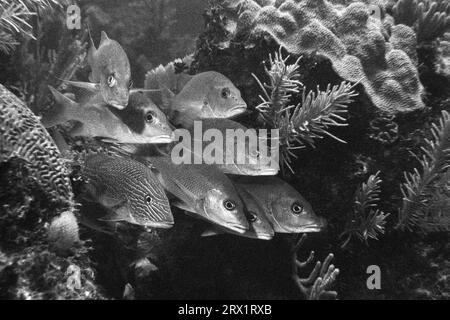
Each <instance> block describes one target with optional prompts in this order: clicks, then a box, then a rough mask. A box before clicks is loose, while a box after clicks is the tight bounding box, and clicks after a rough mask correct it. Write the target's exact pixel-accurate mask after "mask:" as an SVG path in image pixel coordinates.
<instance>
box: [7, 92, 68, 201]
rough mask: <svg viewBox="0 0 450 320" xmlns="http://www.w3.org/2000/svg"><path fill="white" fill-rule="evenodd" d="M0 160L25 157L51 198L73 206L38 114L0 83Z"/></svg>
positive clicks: (62, 168) (63, 168) (59, 160)
mask: <svg viewBox="0 0 450 320" xmlns="http://www.w3.org/2000/svg"><path fill="white" fill-rule="evenodd" d="M0 135H1V146H0V161H2V162H3V161H8V160H9V159H11V158H14V157H17V158H20V159H23V160H25V162H26V163H25V166H26V168H27V170H28V172H29V174H30V176H31V177H33V178H34V180H35V181H36V182H37V183H38V184H39V186H40V187H41V188H42V189H43V191H44V192H45V193H46V194H47V195H48V196H49V199H50V200H51V201H55V202H58V203H61V204H62V205H63V206H64V207H69V208H71V209H73V206H74V201H73V192H72V186H71V183H70V179H69V173H68V170H67V168H66V166H65V165H64V160H63V159H62V157H61V154H60V152H59V150H58V148H57V147H56V145H55V144H54V142H53V140H52V138H51V136H50V135H49V133H48V132H47V130H46V129H45V128H44V127H43V126H42V124H41V122H40V121H39V118H38V117H37V116H36V115H34V113H33V112H32V111H31V110H30V109H29V108H28V107H27V106H26V105H25V104H24V103H23V102H22V101H21V100H20V99H19V98H18V97H16V96H15V95H14V94H13V93H11V92H10V91H9V90H7V89H6V88H5V87H4V86H2V85H0Z"/></svg>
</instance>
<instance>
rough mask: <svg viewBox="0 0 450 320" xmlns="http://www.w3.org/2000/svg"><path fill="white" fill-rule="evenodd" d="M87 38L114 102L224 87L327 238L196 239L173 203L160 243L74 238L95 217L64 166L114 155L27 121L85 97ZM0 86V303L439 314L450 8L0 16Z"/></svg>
mask: <svg viewBox="0 0 450 320" xmlns="http://www.w3.org/2000/svg"><path fill="white" fill-rule="evenodd" d="M74 4H75V5H76V6H77V7H78V8H80V12H79V13H80V17H81V20H80V29H78V28H74V29H71V28H68V19H69V18H70V17H69V16H68V12H67V8H68V6H70V5H74ZM102 31H104V32H106V34H107V37H109V39H113V40H115V41H117V42H118V43H119V44H120V46H121V47H122V48H123V50H124V51H125V53H126V56H127V57H128V60H129V64H130V70H131V80H132V85H130V88H131V89H133V88H144V89H155V87H154V86H153V82H152V81H150V80H154V79H156V80H158V81H160V82H158V81H156V82H158V83H159V84H160V85H161V86H160V87H158V89H164V88H167V87H168V88H169V89H173V90H172V91H174V93H176V94H178V92H177V91H176V90H177V89H178V90H179V91H181V88H178V87H177V85H174V84H173V83H172V82H171V81H172V79H173V78H175V79H183V77H184V76H186V77H187V76H189V77H190V76H194V75H199V74H202V73H204V72H210V71H216V72H218V73H221V74H222V75H224V76H225V77H227V78H228V79H229V80H230V81H231V82H232V84H233V85H234V86H235V87H236V88H237V89H238V91H239V92H240V95H241V97H242V100H244V101H245V103H246V105H247V109H248V110H247V112H245V113H244V114H242V115H240V116H239V117H236V118H233V120H235V121H237V122H239V123H240V124H242V125H244V126H245V127H247V128H267V129H272V128H276V129H280V143H281V146H280V151H281V152H280V164H281V169H280V172H279V174H278V177H280V178H281V179H283V180H284V181H286V182H287V183H289V185H291V186H292V187H293V188H295V190H296V191H297V192H298V193H300V194H301V196H302V197H303V198H304V199H307V202H308V203H309V204H310V205H311V207H312V208H313V210H314V212H315V214H316V215H317V216H319V217H321V219H324V220H326V227H323V228H321V230H320V232H314V233H308V234H307V237H306V236H303V237H301V235H298V234H294V233H277V234H276V235H275V236H274V237H273V238H272V239H271V240H261V239H250V238H245V237H240V236H236V235H231V234H224V235H218V236H214V237H202V236H201V235H202V233H203V232H204V231H205V229H207V228H208V227H209V225H210V224H209V223H208V222H205V221H202V220H198V219H194V218H192V217H191V216H188V215H185V214H184V212H183V210H181V209H179V208H175V207H174V206H172V213H173V218H174V220H175V223H174V225H173V227H171V228H170V229H158V228H152V229H151V230H148V229H145V230H144V229H142V227H141V226H139V225H132V224H127V223H120V222H119V223H116V224H115V225H114V229H113V231H112V232H106V233H105V232H103V231H104V230H99V228H97V227H94V228H93V227H92V225H90V224H86V223H83V221H84V220H86V219H87V220H89V219H93V220H96V218H97V217H100V216H103V215H104V214H105V211H106V210H105V208H102V205H101V204H99V203H95V202H90V201H86V199H85V198H84V194H85V185H86V181H84V180H85V179H84V177H83V170H82V167H83V164H82V163H81V164H80V161H83V159H84V158H83V157H84V155H85V154H86V153H89V152H91V151H92V150H95V152H105V153H108V152H109V153H113V154H114V156H117V154H116V152H117V151H116V149H115V148H116V147H117V146H114V148H109V146H108V144H107V143H106V144H105V143H103V142H99V141H97V140H96V139H92V137H72V136H70V134H68V133H69V132H70V130H71V129H72V128H71V124H60V125H58V126H56V127H52V128H49V129H48V130H46V129H45V128H44V126H42V124H41V122H42V123H43V122H44V120H45V119H46V114H52V113H54V112H55V111H54V110H55V105H56V104H55V98H53V97H52V94H51V92H50V90H49V89H48V86H49V85H50V86H52V87H54V88H56V89H57V90H58V91H60V92H64V93H65V94H66V96H67V94H69V96H70V94H73V95H74V96H76V94H77V92H76V89H73V88H71V86H70V85H69V84H67V83H66V82H65V80H72V81H88V79H89V78H90V72H91V71H92V69H93V68H92V65H90V63H89V62H88V60H89V58H88V55H89V53H88V50H89V47H90V46H91V44H90V40H89V37H90V35H91V36H92V39H93V42H94V43H95V44H99V43H101V41H102V40H101V38H102V36H101V33H102ZM160 65H162V66H160ZM152 77H153V78H152ZM161 77H162V78H164V77H166V78H167V79H168V80H167V82H165V81H166V80H165V79H166V78H164V80H160V79H161ZM177 81H178V80H177ZM180 81H181V80H180ZM161 83H162V84H161ZM0 84H1V85H2V86H0V89H1V90H0V108H1V112H0V133H1V138H0V143H1V145H0V298H1V299H321V298H336V297H337V298H338V299H449V298H450V279H449V277H450V260H449V256H450V243H449V231H450V179H449V177H450V171H449V170H450V114H449V112H450V2H449V1H448V0H398V1H395V0H365V1H351V0H315V1H312V0H298V1H292V0H291V1H278V0H247V1H245V0H244V1H231V0H223V1H222V0H211V1H207V0H189V1H183V0H130V1H118V0H91V1H84V0H79V1H68V0H67V1H52V0H23V1H15V0H0ZM166 85H167V86H166ZM148 97H151V100H152V101H153V102H154V103H155V105H156V106H157V107H158V108H160V109H162V110H163V111H165V109H164V107H163V105H164V99H163V98H161V97H158V96H156V97H155V95H154V94H152V93H150V94H149V95H148ZM182 101H183V100H182ZM30 110H31V111H30ZM35 115H37V116H38V117H36V116H35ZM166 115H167V116H168V118H169V120H171V121H172V118H171V116H170V114H169V113H167V114H166ZM41 120H42V121H41ZM172 122H173V121H172ZM47 131H48V132H47ZM61 136H62V137H63V138H64V140H66V141H67V145H68V150H65V151H64V152H63V151H62V150H61V148H59V150H58V149H57V148H56V146H55V145H54V144H53V142H52V141H55V142H56V145H58V147H59V144H58V141H57V140H58V139H59V138H58V137H61ZM80 159H82V160H80ZM262 179H264V178H262ZM267 181H269V180H267ZM272 190H273V189H272V188H271V186H270V183H269V182H267V194H270V193H271V192H272ZM280 197H281V196H280ZM170 200H171V199H170ZM171 204H173V203H171ZM68 212H69V213H68ZM72 213H73V214H72ZM100 229H101V228H100ZM305 235H306V233H305ZM299 239H300V240H299ZM311 251H314V256H310V252H311ZM330 254H332V255H330ZM308 257H309V258H308ZM299 261H307V262H309V263H308V264H306V265H303V264H302V263H299ZM317 261H321V265H318V267H316V268H314V265H315V263H316V262H317ZM299 264H300V265H301V266H300V267H298V266H297V265H299ZM316 266H317V265H316ZM371 266H372V268H371ZM373 266H375V269H377V267H378V268H379V270H380V275H381V276H380V281H379V284H380V287H378V286H377V285H375V288H374V287H370V283H369V282H370V281H372V280H370V279H369V277H370V275H371V274H372V271H369V270H374V269H373ZM336 268H337V269H338V271H337V269H336ZM297 269H299V270H297ZM308 278H309V279H308ZM375 282H376V281H375Z"/></svg>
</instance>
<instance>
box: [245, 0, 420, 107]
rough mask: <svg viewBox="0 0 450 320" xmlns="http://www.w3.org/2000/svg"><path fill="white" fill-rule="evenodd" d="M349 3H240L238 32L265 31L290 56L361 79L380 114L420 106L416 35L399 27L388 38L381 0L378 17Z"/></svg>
mask: <svg viewBox="0 0 450 320" xmlns="http://www.w3.org/2000/svg"><path fill="white" fill-rule="evenodd" d="M347 2H348V1H343V2H342V3H338V1H333V2H330V1H326V0H296V1H292V0H288V1H279V0H276V1H270V0H265V1H262V0H258V1H253V0H244V1H241V5H240V7H239V9H240V12H239V19H237V23H238V26H237V30H238V31H239V32H242V31H245V30H252V31H251V32H252V33H260V32H266V33H268V34H270V35H271V36H272V37H273V38H274V39H275V40H276V41H277V42H278V43H279V44H280V45H282V46H283V47H285V48H286V49H287V50H288V51H289V52H291V53H294V54H302V53H312V52H314V53H317V54H318V55H321V56H324V57H326V58H328V59H329V60H330V61H331V62H332V65H333V68H334V69H335V71H336V72H337V73H338V74H339V76H341V77H342V78H343V79H345V80H347V81H352V82H357V81H360V82H361V83H362V85H363V86H364V88H365V90H366V92H367V94H368V95H369V97H370V98H371V99H372V102H373V103H374V104H375V105H376V106H377V107H378V108H379V109H381V110H382V111H384V112H388V113H397V112H409V111H413V110H417V109H420V108H422V107H423V106H424V105H423V102H422V100H421V94H422V92H423V87H422V85H421V83H420V81H419V78H418V73H417V68H416V65H415V64H416V63H417V57H416V49H415V47H416V42H417V41H416V38H415V33H414V31H413V30H412V29H411V28H410V27H408V26H405V25H397V26H394V27H392V28H391V30H390V35H389V34H388V32H387V31H386V29H385V28H384V27H383V25H384V24H383V21H382V20H383V16H384V12H385V11H384V8H383V7H382V5H381V4H380V3H381V2H379V1H375V2H372V3H375V4H376V5H377V6H380V11H379V12H378V16H377V17H376V18H375V17H372V16H371V13H373V12H374V10H373V7H372V8H371V6H370V5H369V2H368V1H366V2H367V3H364V2H352V3H350V4H345V3H347ZM380 12H381V15H380Z"/></svg>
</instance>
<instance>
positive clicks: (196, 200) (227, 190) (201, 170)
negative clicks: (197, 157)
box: [136, 149, 249, 233]
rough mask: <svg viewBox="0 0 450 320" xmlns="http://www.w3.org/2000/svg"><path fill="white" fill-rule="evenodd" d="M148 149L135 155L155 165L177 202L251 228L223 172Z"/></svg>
mask: <svg viewBox="0 0 450 320" xmlns="http://www.w3.org/2000/svg"><path fill="white" fill-rule="evenodd" d="M145 153H146V152H145V151H143V149H141V150H139V151H138V152H137V154H136V156H138V157H141V158H144V159H145V160H147V161H149V162H150V163H151V164H152V165H153V166H154V167H155V168H156V170H157V171H158V172H159V176H158V177H159V179H160V181H161V183H162V184H163V186H164V188H165V189H166V191H167V192H169V193H170V194H171V195H172V196H174V197H175V198H176V199H175V200H174V201H173V202H172V204H173V205H174V206H176V207H178V208H180V209H183V210H186V211H188V212H191V213H194V214H196V215H197V216H198V217H200V218H202V219H204V220H207V221H209V222H212V223H214V224H217V225H219V226H222V227H224V228H227V229H229V230H233V231H235V232H238V233H244V232H245V231H246V230H247V229H248V227H249V226H248V222H247V219H246V217H245V214H244V207H243V204H242V201H241V199H240V198H239V196H238V194H237V193H236V189H235V188H234V186H233V184H232V182H231V181H230V180H229V179H228V178H227V177H226V176H225V175H224V174H223V173H222V172H220V171H219V170H217V169H215V168H213V167H209V166H197V165H183V164H181V165H176V164H174V163H173V162H172V160H171V158H170V157H169V156H166V155H159V156H149V155H148V154H147V155H146V154H145Z"/></svg>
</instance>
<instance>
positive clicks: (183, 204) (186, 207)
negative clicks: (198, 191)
mask: <svg viewBox="0 0 450 320" xmlns="http://www.w3.org/2000/svg"><path fill="white" fill-rule="evenodd" d="M170 202H171V204H172V205H173V206H174V207H177V208H178V209H181V210H184V211H188V212H192V213H197V211H196V210H195V209H194V208H192V207H191V206H190V205H188V204H187V203H186V202H184V201H182V200H180V199H173V200H171V201H170Z"/></svg>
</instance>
